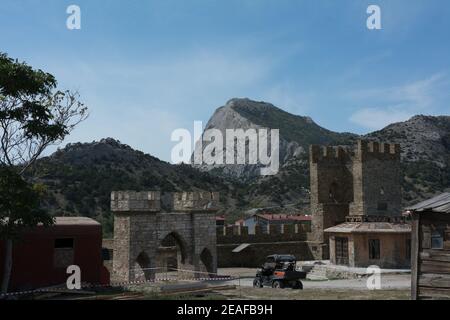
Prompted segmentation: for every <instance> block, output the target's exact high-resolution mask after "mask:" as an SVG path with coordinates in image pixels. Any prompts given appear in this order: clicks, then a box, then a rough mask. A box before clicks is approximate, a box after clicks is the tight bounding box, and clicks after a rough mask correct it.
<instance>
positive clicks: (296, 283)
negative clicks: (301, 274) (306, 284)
mask: <svg viewBox="0 0 450 320" xmlns="http://www.w3.org/2000/svg"><path fill="white" fill-rule="evenodd" d="M292 289H298V290H303V283H302V282H301V281H297V282H295V285H294V286H293V287H292Z"/></svg>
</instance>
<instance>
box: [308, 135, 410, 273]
mask: <svg viewBox="0 0 450 320" xmlns="http://www.w3.org/2000/svg"><path fill="white" fill-rule="evenodd" d="M310 177H311V213H312V216H313V221H312V233H311V234H312V235H311V239H310V240H311V241H312V242H313V243H314V244H315V245H314V246H313V247H315V248H316V252H315V253H316V256H318V257H320V258H322V259H328V258H330V260H331V261H332V262H333V263H335V264H336V263H337V264H347V265H351V266H356V265H358V266H364V265H366V264H368V263H373V264H377V263H378V264H380V265H385V266H389V267H396V266H400V265H401V266H403V265H407V264H408V262H407V260H408V258H407V254H408V253H407V251H408V239H409V232H410V226H409V224H407V223H405V221H404V219H403V217H402V211H401V185H400V181H401V180H400V179H401V177H400V145H398V144H389V143H378V142H374V141H365V140H358V141H357V145H356V148H355V149H349V148H344V147H341V146H336V147H330V146H327V147H323V146H317V145H312V146H310ZM394 235H395V236H394ZM398 237H400V238H401V244H398V245H395V244H394V245H393V244H391V245H390V244H389V241H392V240H398ZM336 239H337V242H336ZM400 247H401V248H400ZM400 251H401V252H400ZM383 252H384V257H380V256H382V254H381V253H383Z"/></svg>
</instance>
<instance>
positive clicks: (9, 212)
mask: <svg viewBox="0 0 450 320" xmlns="http://www.w3.org/2000/svg"><path fill="white" fill-rule="evenodd" d="M41 192H42V190H39V187H32V186H31V185H30V184H29V183H27V182H26V181H25V180H24V179H23V178H22V177H21V176H20V175H19V174H17V173H16V172H15V171H14V170H11V169H10V168H7V167H2V168H0V240H2V241H5V243H6V252H7V253H11V252H12V246H13V241H15V240H19V239H20V234H21V232H22V231H23V230H24V229H26V228H28V227H30V226H36V225H38V224H39V223H42V224H43V225H44V226H49V225H51V224H52V223H53V218H52V217H51V216H50V215H49V214H47V212H45V211H44V210H42V209H40V194H41ZM11 269H12V259H5V261H4V266H3V280H2V286H1V292H2V293H5V292H7V289H8V286H9V278H10V274H11Z"/></svg>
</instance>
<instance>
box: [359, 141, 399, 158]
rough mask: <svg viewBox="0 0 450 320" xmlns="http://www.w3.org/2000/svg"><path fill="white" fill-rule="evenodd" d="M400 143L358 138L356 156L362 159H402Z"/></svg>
mask: <svg viewBox="0 0 450 320" xmlns="http://www.w3.org/2000/svg"><path fill="white" fill-rule="evenodd" d="M400 154H401V149H400V144H398V143H379V142H377V141H367V140H358V144H357V147H356V156H357V157H359V158H360V159H362V160H364V159H371V158H375V159H382V160H400Z"/></svg>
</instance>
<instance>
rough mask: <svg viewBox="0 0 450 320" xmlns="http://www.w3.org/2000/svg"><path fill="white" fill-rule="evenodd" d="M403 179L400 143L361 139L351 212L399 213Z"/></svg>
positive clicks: (357, 150)
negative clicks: (401, 176)
mask: <svg viewBox="0 0 450 320" xmlns="http://www.w3.org/2000/svg"><path fill="white" fill-rule="evenodd" d="M400 181H401V179H400V145H398V144H389V143H381V144H379V143H378V142H366V141H358V146H357V148H356V154H355V157H354V163H353V189H354V202H353V203H351V204H350V215H387V216H395V215H400V214H401V199H402V197H401V185H400Z"/></svg>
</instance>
